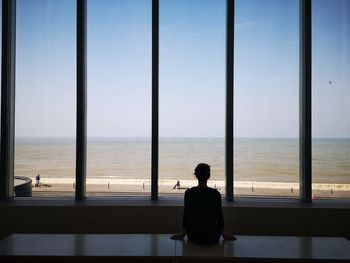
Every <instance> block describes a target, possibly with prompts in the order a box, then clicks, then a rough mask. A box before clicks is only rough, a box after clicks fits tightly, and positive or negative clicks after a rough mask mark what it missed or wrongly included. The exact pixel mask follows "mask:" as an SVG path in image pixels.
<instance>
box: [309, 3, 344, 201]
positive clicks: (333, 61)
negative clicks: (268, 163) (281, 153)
mask: <svg viewBox="0 0 350 263" xmlns="http://www.w3.org/2000/svg"><path fill="white" fill-rule="evenodd" d="M312 8H313V10H312V18H313V21H312V25H313V28H312V30H313V34H312V36H313V39H312V43H313V44H312V52H313V53H312V54H313V61H312V65H313V72H312V76H313V79H312V86H313V88H312V96H313V97H312V118H313V123H312V128H313V141H312V156H313V165H312V168H313V170H312V173H313V185H312V193H313V198H314V199H318V198H340V197H347V198H349V197H350V117H349V112H350V87H349V83H350V77H349V76H350V75H349V72H350V2H349V1H347V0H334V1H329V0H314V1H313V6H312Z"/></svg>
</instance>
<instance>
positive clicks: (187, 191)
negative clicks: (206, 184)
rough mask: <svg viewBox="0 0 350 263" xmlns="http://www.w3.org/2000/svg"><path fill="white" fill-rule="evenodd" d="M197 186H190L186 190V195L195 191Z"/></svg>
mask: <svg viewBox="0 0 350 263" xmlns="http://www.w3.org/2000/svg"><path fill="white" fill-rule="evenodd" d="M196 189H197V187H196V186H195V187H191V188H188V189H187V190H186V191H185V195H190V194H192V193H194V192H195V191H196Z"/></svg>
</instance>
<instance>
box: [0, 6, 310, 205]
mask: <svg viewBox="0 0 350 263" xmlns="http://www.w3.org/2000/svg"><path fill="white" fill-rule="evenodd" d="M76 1H77V24H76V27H77V44H76V48H77V60H76V69H77V87H76V88H77V112H76V114H77V118H76V127H77V131H76V190H75V200H76V201H81V200H84V199H86V147H87V146H86V144H87V137H86V129H87V127H86V117H87V116H86V111H87V98H86V95H87V94H86V78H87V71H86V67H87V50H86V46H87V0H76ZM151 1H152V138H151V140H152V148H151V175H150V176H151V182H152V184H151V196H150V199H151V200H158V199H159V194H158V171H159V169H158V168H159V167H158V166H159V160H158V158H159V0H151ZM311 1H312V0H299V8H300V12H299V18H300V19H299V21H300V33H299V34H300V39H299V41H300V50H299V58H300V60H299V81H300V84H299V124H300V125H299V153H300V154H299V164H300V165H299V166H300V174H299V177H300V180H299V184H300V200H298V202H300V201H301V202H302V203H311V202H312V199H311V193H312V192H311V191H312V184H311V182H312V158H311V157H312V156H311V150H312V149H311V142H312V137H311V69H312V65H311V53H312V47H311V40H312V39H311V37H312V30H311V29H312V28H311V22H312V21H311V19H312V18H311V11H312V8H311V4H312V2H311ZM226 7H227V10H226V129H225V175H226V176H225V178H226V182H225V183H226V196H225V197H226V200H227V201H228V202H233V200H234V180H233V178H234V160H233V153H234V148H233V147H234V134H233V127H234V105H233V104H234V103H233V102H234V100H233V98H234V25H235V21H234V17H235V15H234V12H235V10H234V8H235V0H226ZM15 35H16V0H3V1H2V43H3V45H2V69H1V70H2V78H1V145H0V149H1V159H0V200H7V199H11V198H13V197H14V190H13V178H14V167H13V166H14V133H15V129H14V124H15V115H14V112H15V97H14V92H15V47H16V43H15ZM56 199H57V200H60V198H56ZM111 199H113V198H111ZM174 199H176V198H174ZM236 199H239V200H241V199H242V197H238V198H236ZM243 199H244V200H245V199H246V198H243ZM248 199H249V200H252V199H253V198H248ZM254 199H255V198H254ZM271 199H272V198H271ZM255 200H256V199H255ZM276 200H279V201H280V200H281V198H278V199H276ZM282 200H289V199H288V198H283V199H282ZM255 202H256V201H253V202H252V203H253V204H254V203H255Z"/></svg>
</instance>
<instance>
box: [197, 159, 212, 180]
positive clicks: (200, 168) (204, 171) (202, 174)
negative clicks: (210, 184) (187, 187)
mask: <svg viewBox="0 0 350 263" xmlns="http://www.w3.org/2000/svg"><path fill="white" fill-rule="evenodd" d="M194 174H195V175H196V177H197V179H198V181H200V182H205V181H207V180H208V179H209V178H210V166H209V165H208V164H206V163H200V164H198V165H197V167H196V169H194Z"/></svg>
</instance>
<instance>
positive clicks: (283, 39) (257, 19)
mask: <svg viewBox="0 0 350 263" xmlns="http://www.w3.org/2000/svg"><path fill="white" fill-rule="evenodd" d="M235 3H236V9H235V12H236V17H235V19H236V21H235V22H236V25H235V95H234V107H235V108H234V110H235V118H234V135H235V144H234V151H235V156H234V165H235V167H234V180H235V183H234V186H235V194H236V195H259V196H291V197H298V195H299V193H298V188H299V154H298V153H299V140H298V136H299V123H298V122H299V108H298V107H299V1H297V0H285V1H280V0H237V1H236V2H235Z"/></svg>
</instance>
